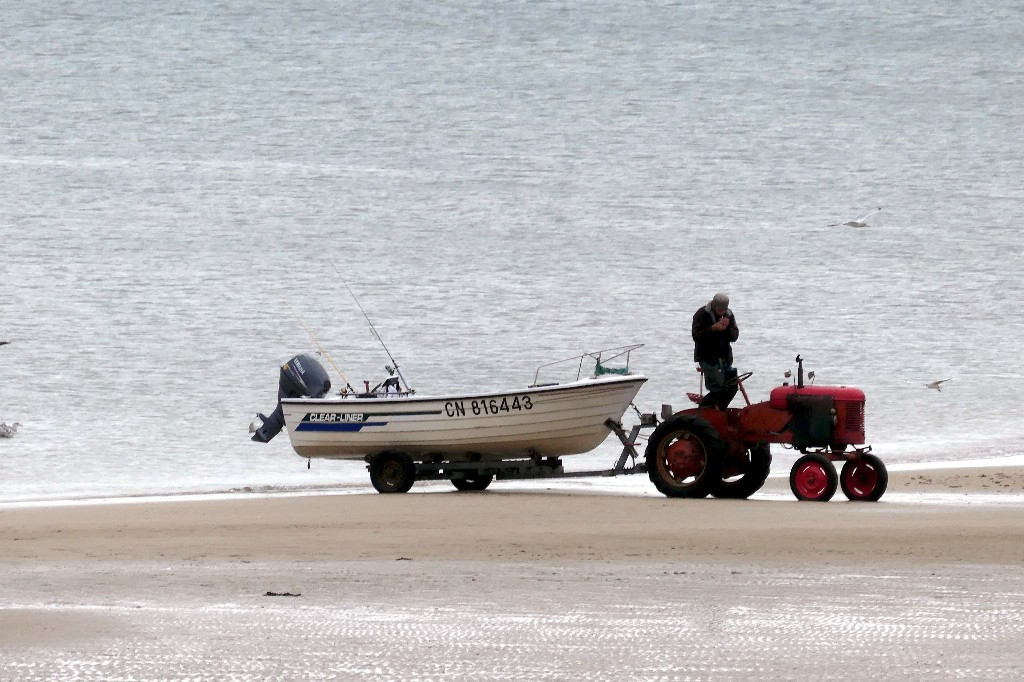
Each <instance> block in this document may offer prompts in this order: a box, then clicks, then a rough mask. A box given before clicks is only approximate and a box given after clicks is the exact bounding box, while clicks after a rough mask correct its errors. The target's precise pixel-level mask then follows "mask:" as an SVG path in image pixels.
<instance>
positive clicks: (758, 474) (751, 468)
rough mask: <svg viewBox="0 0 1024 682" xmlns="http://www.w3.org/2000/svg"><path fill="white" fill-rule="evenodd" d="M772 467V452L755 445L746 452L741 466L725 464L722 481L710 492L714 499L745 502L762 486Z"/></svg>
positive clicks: (766, 446) (765, 446) (764, 446)
mask: <svg viewBox="0 0 1024 682" xmlns="http://www.w3.org/2000/svg"><path fill="white" fill-rule="evenodd" d="M771 467H772V452H771V449H770V448H769V447H768V445H767V444H766V443H765V444H761V445H755V446H754V447H752V448H750V449H748V450H747V452H746V459H745V460H744V462H743V463H742V464H737V465H733V464H732V462H726V463H725V468H724V469H723V470H722V480H721V481H719V483H718V485H717V486H715V489H714V490H712V491H711V494H712V495H713V496H714V497H718V498H722V499H730V500H745V499H747V498H748V497H750V496H751V495H753V494H754V493H756V492H757V491H758V490H760V489H761V487H762V486H764V482H765V481H766V480H767V479H768V472H769V471H770V470H771Z"/></svg>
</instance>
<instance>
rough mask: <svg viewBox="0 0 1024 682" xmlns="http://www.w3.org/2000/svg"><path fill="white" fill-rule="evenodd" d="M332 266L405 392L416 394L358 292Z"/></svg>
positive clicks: (335, 267) (389, 368)
mask: <svg viewBox="0 0 1024 682" xmlns="http://www.w3.org/2000/svg"><path fill="white" fill-rule="evenodd" d="M331 265H332V266H333V267H334V271H335V272H336V273H338V277H339V278H340V279H341V281H342V283H343V284H344V285H345V288H346V289H348V293H349V294H351V296H352V300H353V301H355V302H356V306H357V307H358V308H359V312H361V313H362V314H363V317H365V318H366V323H367V324H368V325H370V332H372V333H373V336H374V337H375V338H376V339H377V341H379V342H380V345H381V347H382V348H384V352H385V353H387V354H388V358H389V359H390V360H391V365H392V366H393V367H394V368H395V373H397V374H398V378H399V379H401V380H402V383H403V384H404V385H405V390H407V391H409V392H410V393H414V392H415V391H413V388H412V386H410V385H409V382H408V381H407V380H406V378H405V375H404V374H402V368H401V367H399V366H398V361H397V360H395V356H394V355H392V354H391V351H389V350H388V346H387V344H386V343H384V339H382V338H380V334H379V333H378V332H377V328H376V327H374V326H373V322H372V321H371V320H370V316H369V315H367V314H366V311H365V310H363V306H362V304H360V303H359V299H358V298H356V292H354V291H352V287H351V286H349V284H348V282H347V281H346V280H345V277H344V276H343V275H342V274H341V270H339V269H338V266H337V265H334V263H331ZM390 370H391V367H388V371H390Z"/></svg>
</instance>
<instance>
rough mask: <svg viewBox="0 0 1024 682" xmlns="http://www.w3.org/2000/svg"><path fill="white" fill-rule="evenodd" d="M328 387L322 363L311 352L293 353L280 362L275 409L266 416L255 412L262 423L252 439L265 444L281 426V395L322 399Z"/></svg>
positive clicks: (328, 379) (279, 430)
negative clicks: (287, 359)
mask: <svg viewBox="0 0 1024 682" xmlns="http://www.w3.org/2000/svg"><path fill="white" fill-rule="evenodd" d="M330 390H331V379H330V377H328V376H327V372H326V370H324V368H323V366H322V365H321V364H320V363H319V362H317V361H316V359H315V358H314V357H313V356H312V355H306V354H303V355H296V356H295V357H294V358H292V359H291V360H289V361H288V362H286V363H284V364H283V365H281V379H280V381H279V382H278V388H277V408H276V409H275V410H274V411H273V412H271V413H270V416H269V417H265V416H264V415H262V414H260V415H258V416H259V418H260V420H261V421H262V422H263V424H262V425H261V426H260V427H259V428H257V429H256V431H255V432H254V433H253V435H252V439H253V440H254V441H256V442H258V443H269V442H270V439H271V438H273V437H274V436H276V435H277V434H279V433H280V432H281V429H283V428H284V409H283V408H282V407H281V399H282V398H323V397H324V396H325V395H327V392H328V391H330Z"/></svg>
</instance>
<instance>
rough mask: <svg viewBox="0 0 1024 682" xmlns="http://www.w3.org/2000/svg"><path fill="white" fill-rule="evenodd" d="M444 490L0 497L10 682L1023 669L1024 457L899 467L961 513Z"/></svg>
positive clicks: (940, 508)
mask: <svg viewBox="0 0 1024 682" xmlns="http://www.w3.org/2000/svg"><path fill="white" fill-rule="evenodd" d="M786 486H787V482H786V480H785V479H784V478H783V479H772V480H771V481H770V482H769V485H768V486H766V492H768V491H770V490H772V489H781V488H785V487H786ZM414 490H416V489H414ZM422 491H423V492H413V493H410V494H407V495H377V494H375V493H372V492H371V491H370V489H369V487H368V488H367V493H366V494H355V495H352V494H349V495H321V496H315V497H278V498H252V499H232V500H202V501H166V502H147V503H145V504H105V505H88V506H65V507H48V508H43V507H40V508H25V509H4V510H0V550H2V558H0V570H2V571H3V575H4V576H5V578H4V580H3V582H2V584H0V678H2V679H5V680H36V679H40V680H41V679H62V678H71V677H73V678H75V679H181V678H185V677H188V678H193V679H225V678H231V679H244V680H249V679H253V680H255V679H446V680H447V679H451V680H455V679H458V680H477V679H574V680H578V679H626V678H629V679H658V680H661V679H664V680H670V679H765V678H778V679H787V678H788V679H795V678H804V679H807V678H812V677H813V678H815V679H850V678H853V677H857V678H862V677H865V676H867V677H872V676H873V677H885V678H887V679H921V678H927V677H931V678H936V677H943V678H945V677H968V678H976V679H1020V678H1021V677H1022V676H1024V615H1021V614H1024V575H1022V572H1021V570H1020V566H1021V565H1022V564H1024V504H1021V503H1018V502H1015V501H1014V500H1015V499H1016V497H1015V496H1019V495H1020V494H1021V493H1022V492H1024V470H1020V469H1002V468H1000V469H963V470H949V469H945V470H939V469H935V470H928V471H912V472H896V473H892V474H891V477H890V491H892V492H894V493H895V492H896V491H899V492H900V493H911V494H914V493H920V494H921V495H922V496H924V495H925V494H928V493H943V492H950V491H952V492H958V493H967V494H969V495H970V497H969V499H968V501H967V502H964V503H955V504H934V503H914V502H903V501H899V502H889V501H887V500H886V499H885V498H883V501H882V502H880V503H875V504H873V503H849V502H840V501H835V502H830V503H827V504H820V503H799V502H796V501H795V500H791V499H789V500H784V499H781V498H771V499H757V498H755V499H751V500H747V501H729V500H668V499H666V498H662V497H646V496H626V495H611V494H603V495H594V494H578V493H570V492H565V491H561V492H557V491H556V492H551V491H548V490H546V489H545V488H537V489H534V490H521V489H517V490H512V491H503V489H502V484H501V483H500V482H498V483H496V484H495V485H494V486H493V487H492V489H491V490H488V491H486V492H484V493H469V494H467V493H456V492H454V491H451V492H449V489H448V488H445V487H443V486H440V485H437V486H423V487H422ZM839 497H840V498H841V494H840V496H839ZM893 497H894V498H897V497H898V498H899V499H900V500H904V499H906V496H905V495H902V494H901V495H898V496H897V495H894V496H893ZM1007 500H1008V501H1009V502H1007ZM288 595H297V596H288Z"/></svg>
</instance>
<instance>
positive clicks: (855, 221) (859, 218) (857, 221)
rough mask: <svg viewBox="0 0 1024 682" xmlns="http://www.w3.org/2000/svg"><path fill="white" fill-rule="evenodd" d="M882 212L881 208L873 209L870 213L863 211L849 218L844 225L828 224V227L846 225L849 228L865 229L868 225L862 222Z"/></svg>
mask: <svg viewBox="0 0 1024 682" xmlns="http://www.w3.org/2000/svg"><path fill="white" fill-rule="evenodd" d="M881 210H882V207H881V206H879V207H878V208H873V209H871V210H870V211H864V212H863V213H861V214H859V215H856V216H854V217H853V218H850V219H849V220H847V221H846V222H845V223H829V225H828V226H829V227H836V226H838V225H847V226H849V227H867V226H868V224H867V223H866V222H864V221H865V220H867V219H868V216H872V215H874V214H876V213H878V212H879V211H881Z"/></svg>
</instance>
